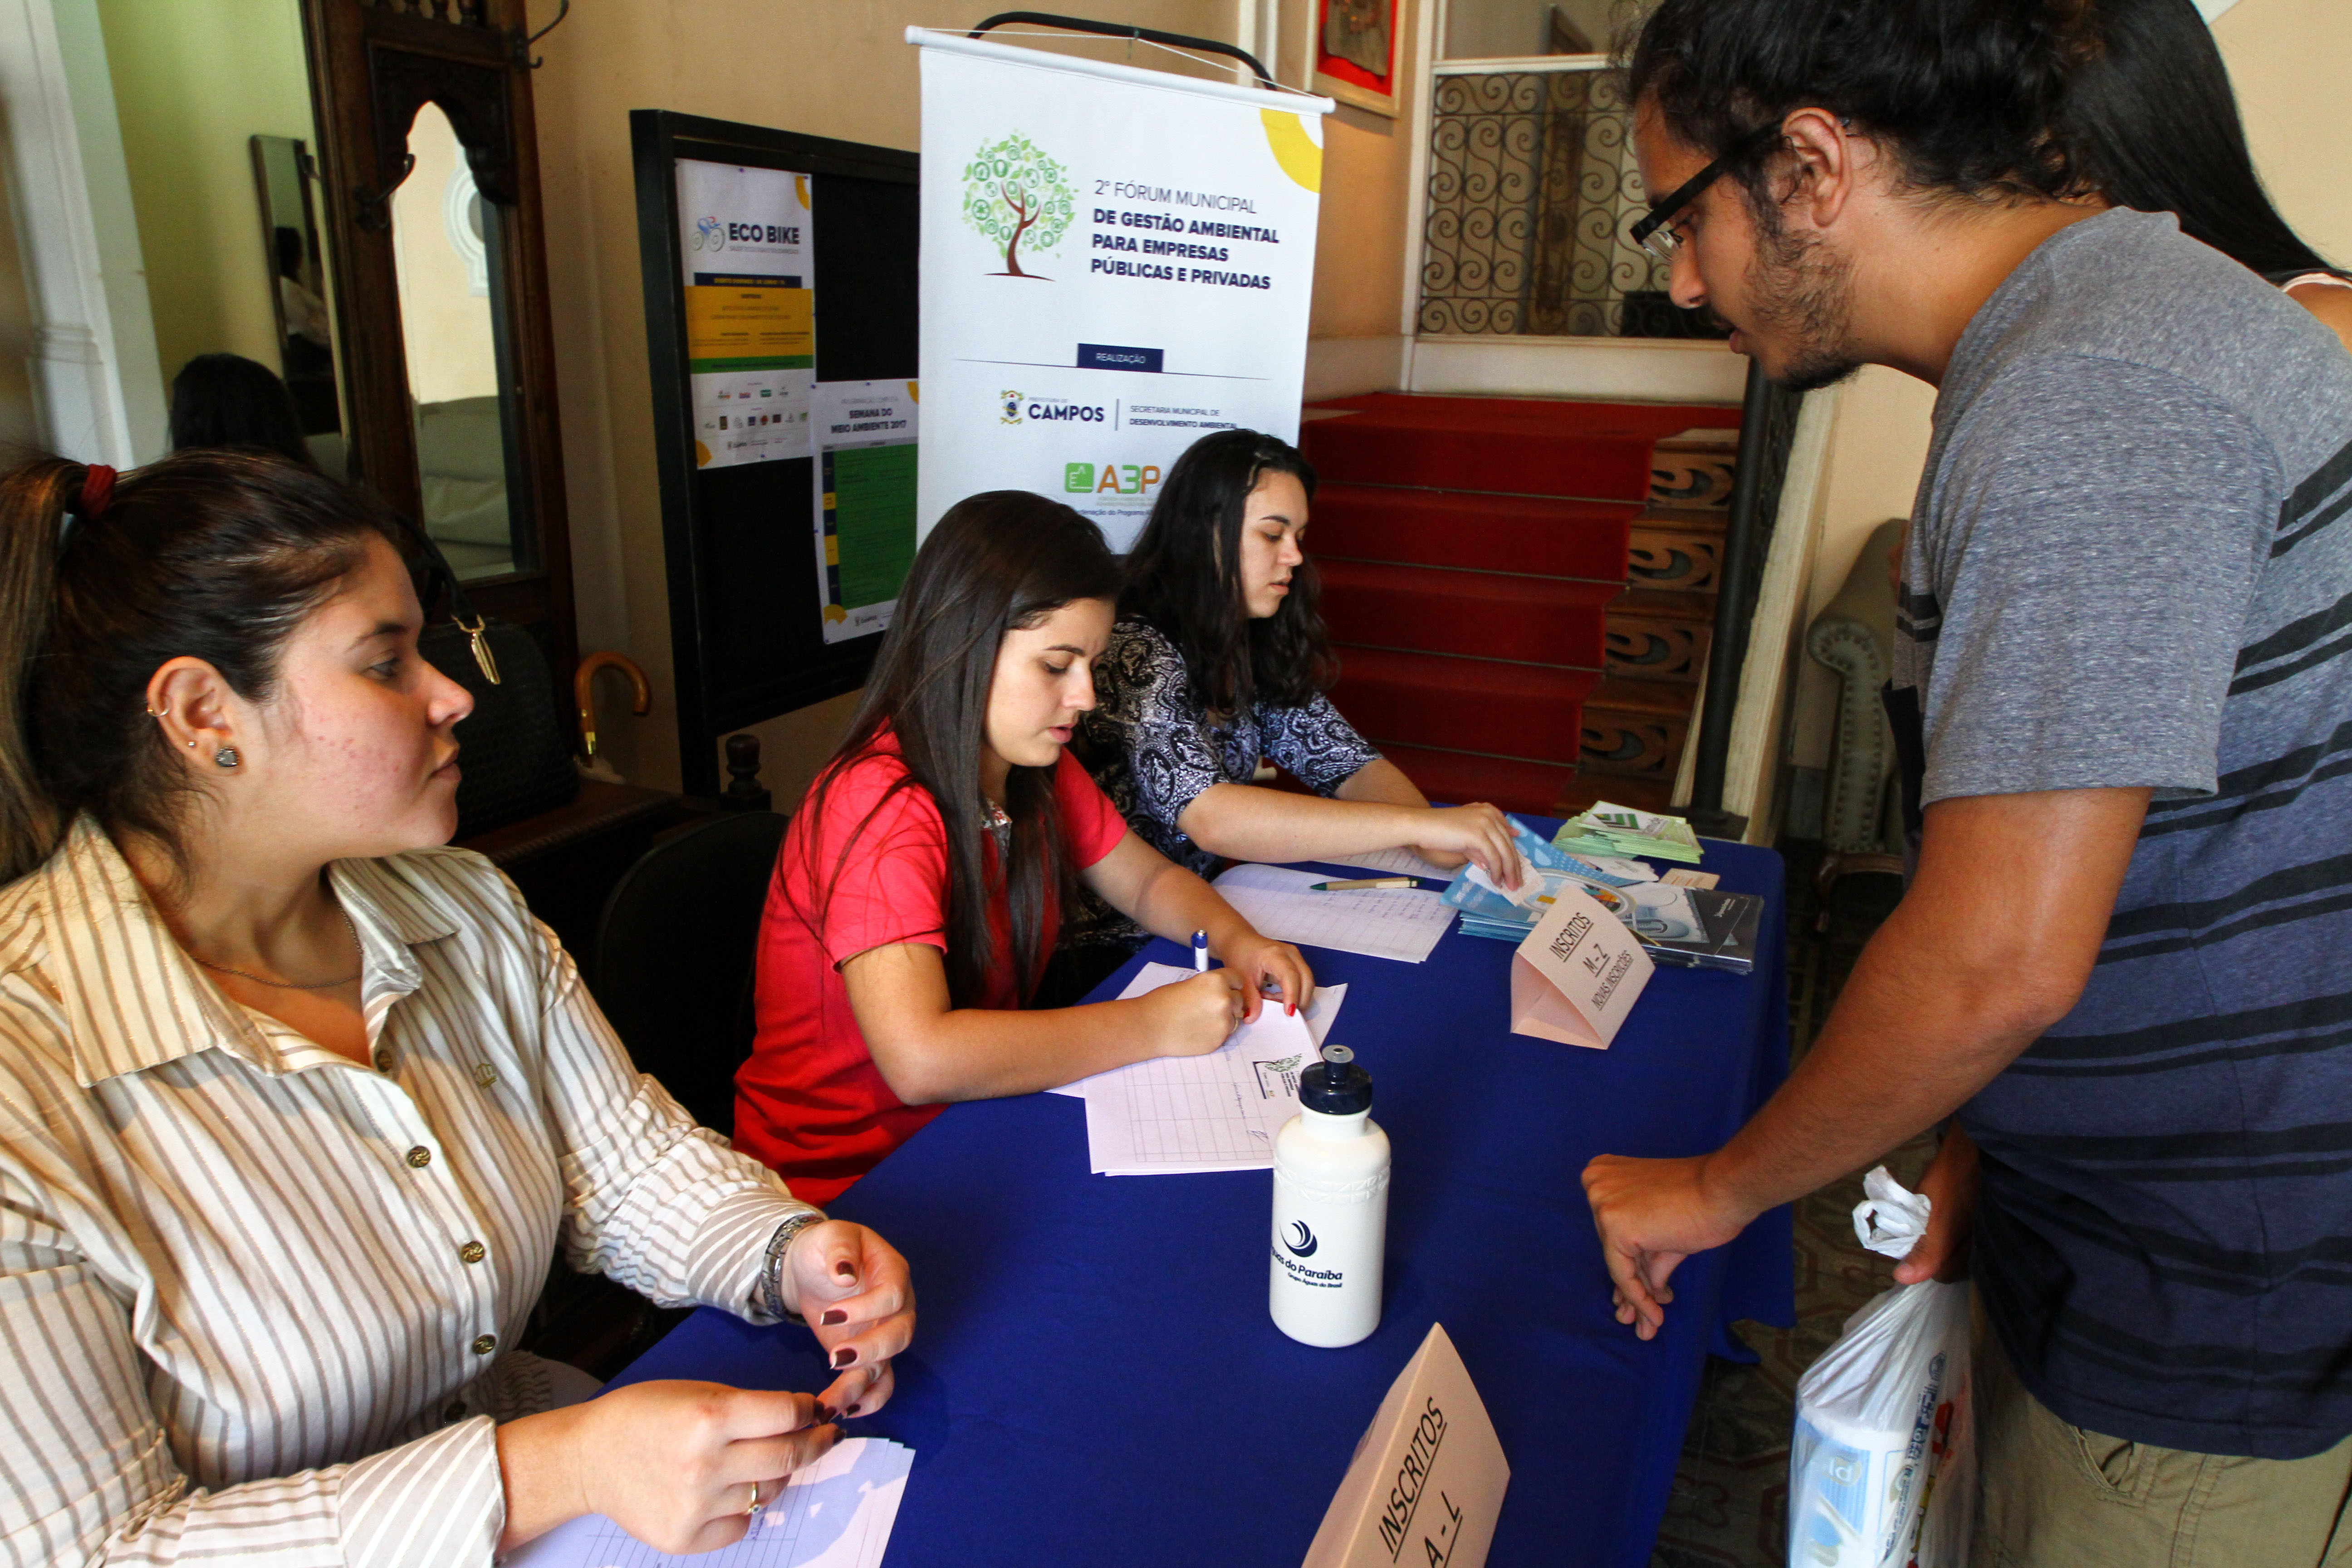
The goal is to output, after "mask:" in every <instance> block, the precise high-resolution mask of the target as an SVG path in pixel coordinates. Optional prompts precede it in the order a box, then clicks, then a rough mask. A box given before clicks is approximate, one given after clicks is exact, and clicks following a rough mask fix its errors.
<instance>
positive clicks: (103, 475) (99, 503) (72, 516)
mask: <svg viewBox="0 0 2352 1568" xmlns="http://www.w3.org/2000/svg"><path fill="white" fill-rule="evenodd" d="M113 499H114V470H113V469H112V468H108V467H107V466H106V465H105V464H104V463H90V464H88V465H86V466H85V467H84V468H82V471H81V489H79V490H76V491H75V492H74V499H73V500H69V501H68V502H66V515H65V517H64V518H63V519H62V520H61V521H59V522H58V549H60V550H63V549H64V548H65V547H66V542H67V541H68V540H69V539H71V538H72V537H73V529H74V524H75V523H76V522H96V521H98V520H99V519H100V518H101V517H104V516H105V515H106V508H107V503H108V502H110V501H111V500H113Z"/></svg>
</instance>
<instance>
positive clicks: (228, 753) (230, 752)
mask: <svg viewBox="0 0 2352 1568" xmlns="http://www.w3.org/2000/svg"><path fill="white" fill-rule="evenodd" d="M188 743H189V744H190V745H194V743H195V742H193V741H191V742H188ZM244 760H245V759H243V758H242V757H239V756H238V755H237V754H236V747H235V746H223V747H222V748H221V749H220V750H219V751H217V752H214V753H213V761H214V762H215V763H219V764H220V765H221V766H222V767H225V768H233V767H235V766H236V764H237V763H240V762H242V761H244Z"/></svg>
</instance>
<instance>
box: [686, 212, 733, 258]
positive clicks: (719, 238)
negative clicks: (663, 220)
mask: <svg viewBox="0 0 2352 1568" xmlns="http://www.w3.org/2000/svg"><path fill="white" fill-rule="evenodd" d="M687 244H688V245H689V246H691V247H693V248H695V249H696V250H724V249H726V248H727V226H726V225H725V224H723V223H720V222H719V220H718V219H717V218H715V217H707V218H703V219H701V220H700V221H699V222H698V223H696V224H695V226H694V237H693V238H692V239H689V240H688V241H687Z"/></svg>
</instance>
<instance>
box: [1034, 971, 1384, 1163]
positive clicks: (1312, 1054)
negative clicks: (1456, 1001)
mask: <svg viewBox="0 0 2352 1568" xmlns="http://www.w3.org/2000/svg"><path fill="white" fill-rule="evenodd" d="M1192 973H1193V972H1192V970H1189V969H1179V968H1177V967H1176V966H1174V965H1173V964H1167V963H1147V964H1145V965H1144V966H1143V968H1142V969H1141V970H1140V971H1139V972H1138V973H1137V974H1136V976H1135V978H1134V979H1133V980H1132V981H1130V982H1129V984H1128V987H1127V989H1126V990H1125V991H1123V992H1121V993H1120V995H1121V997H1122V998H1124V997H1128V996H1140V995H1142V994H1144V993H1145V992H1147V991H1156V990H1158V989H1159V988H1160V986H1162V985H1170V984H1175V983H1176V982H1178V981H1181V980H1189V979H1191V978H1192ZM1347 996H1348V988H1347V987H1346V986H1345V985H1327V986H1320V987H1318V988H1317V990H1316V993H1315V1000H1314V1001H1313V1002H1312V1003H1311V1004H1310V1005H1308V1006H1307V1010H1306V1012H1305V1013H1304V1014H1287V1013H1285V1012H1284V1011H1283V1009H1282V1007H1281V1006H1280V1005H1278V1004H1276V1003H1274V1002H1273V1001H1271V1000H1269V1001H1268V1002H1267V1004H1266V1005H1265V1006H1264V1007H1263V1008H1261V1009H1260V1010H1259V1013H1258V1016H1257V1021H1256V1022H1255V1023H1250V1024H1244V1025H1243V1026H1241V1027H1240V1028H1238V1029H1235V1030H1234V1032H1233V1034H1232V1035H1231V1036H1230V1037H1227V1039H1226V1041H1225V1043H1224V1044H1223V1046H1220V1047H1218V1048H1217V1049H1215V1050H1213V1051H1212V1052H1210V1053H1209V1054H1208V1055H1207V1056H1202V1057H1158V1058H1153V1059H1152V1060H1150V1061H1145V1062H1136V1063H1134V1064H1132V1065H1130V1066H1128V1067H1123V1068H1113V1069H1112V1070H1111V1071H1109V1072H1105V1073H1097V1074H1096V1075H1095V1076H1094V1077H1092V1078H1089V1079H1080V1080H1079V1081H1078V1082H1076V1083H1074V1084H1071V1085H1069V1086H1068V1087H1067V1088H1066V1089H1059V1090H1056V1091H1055V1092H1057V1093H1061V1094H1074V1095H1078V1096H1081V1097H1083V1098H1084V1099H1085V1100H1086V1102H1087V1156H1088V1163H1089V1164H1090V1165H1091V1166H1092V1167H1093V1169H1094V1172H1095V1173H1096V1174H1097V1175H1106V1176H1173V1175H1184V1174H1189V1173H1193V1172H1198V1171H1264V1170H1268V1169H1271V1168H1272V1166H1273V1164H1274V1135H1275V1134H1276V1132H1279V1131H1281V1130H1282V1124H1283V1123H1284V1122H1286V1121H1289V1120H1290V1119H1291V1118H1292V1117H1293V1116H1296V1115H1297V1114H1298V1074H1299V1070H1300V1069H1301V1068H1307V1067H1310V1066H1312V1065H1313V1064H1314V1061H1315V1058H1316V1054H1317V1049H1318V1047H1319V1046H1320V1045H1321V1044H1322V1042H1323V1039H1324V1037H1326V1036H1328V1034H1329V1033H1330V1030H1331V1021H1332V1020H1333V1019H1334V1018H1336V1017H1337V1016H1339V1005H1340V1004H1341V1003H1343V1002H1345V1001H1346V1000H1347Z"/></svg>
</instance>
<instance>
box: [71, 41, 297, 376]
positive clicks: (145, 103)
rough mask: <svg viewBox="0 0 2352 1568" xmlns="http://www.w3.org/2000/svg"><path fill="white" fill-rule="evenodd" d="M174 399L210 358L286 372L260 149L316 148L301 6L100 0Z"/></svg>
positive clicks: (158, 338) (160, 354) (159, 350)
mask: <svg viewBox="0 0 2352 1568" xmlns="http://www.w3.org/2000/svg"><path fill="white" fill-rule="evenodd" d="M99 15H100V19H101V21H102V22H103V24H104V26H105V30H106V58H107V67H108V74H109V75H110V77H111V78H112V79H113V82H114V103H115V111H116V113H117V115H118V116H119V117H120V119H121V125H122V151H123V155H124V157H125V159H126V160H127V161H128V163H129V164H130V169H131V201H132V203H133V205H135V206H136V208H137V210H138V215H139V248H140V252H141V254H142V257H143V258H144V259H145V261H146V266H147V295H148V299H149V300H150V301H151V302H152V305H153V308H154V315H155V348H156V355H157V358H158V360H159V361H160V362H161V363H162V365H163V381H164V384H165V385H166V386H168V385H169V384H171V380H172V377H173V376H174V375H176V374H179V370H180V367H181V366H182V365H184V364H185V363H187V362H188V361H189V360H190V359H192V358H194V356H196V355H197V354H200V353H214V352H215V351H226V352H227V353H240V354H243V355H245V356H246V357H247V358H248V359H255V360H258V361H260V362H261V363H263V364H266V365H268V366H269V367H270V368H271V369H272V370H276V369H278V327H277V317H276V314H275V309H274V306H273V305H272V303H271V283H270V273H269V268H268V258H267V256H266V254H265V252H264V250H263V247H262V235H261V205H260V199H259V197H258V196H257V195H256V193H255V187H254V178H253V154H252V152H251V144H250V142H249V141H248V138H250V137H254V136H294V137H299V138H301V139H302V140H303V141H304V142H311V141H313V140H314V135H313V132H312V129H311V122H310V78H309V75H308V73H307V68H306V67H305V66H304V63H303V55H302V26H301V17H300V14H299V11H298V10H297V8H296V0H100V4H99Z"/></svg>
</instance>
